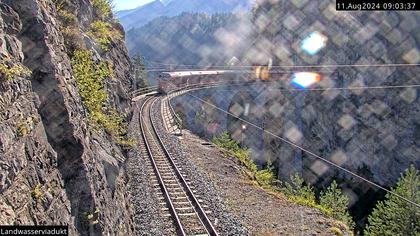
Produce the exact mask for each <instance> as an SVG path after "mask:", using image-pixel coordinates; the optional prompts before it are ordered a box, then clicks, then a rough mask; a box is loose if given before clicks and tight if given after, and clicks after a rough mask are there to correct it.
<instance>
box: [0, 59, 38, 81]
mask: <svg viewBox="0 0 420 236" xmlns="http://www.w3.org/2000/svg"><path fill="white" fill-rule="evenodd" d="M0 74H1V75H2V77H3V78H5V79H6V80H13V79H14V78H15V77H16V76H21V77H25V76H30V75H31V71H30V70H29V69H28V68H26V67H24V66H22V65H19V64H12V62H11V61H10V60H4V59H3V61H2V62H1V63H0Z"/></svg>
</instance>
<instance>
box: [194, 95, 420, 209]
mask: <svg viewBox="0 0 420 236" xmlns="http://www.w3.org/2000/svg"><path fill="white" fill-rule="evenodd" d="M187 95H188V96H191V97H193V98H194V99H197V100H199V101H201V102H203V103H205V104H207V105H209V106H211V107H213V108H214V109H217V110H219V111H221V112H223V113H226V114H227V115H230V116H232V117H234V118H236V119H238V120H240V121H242V122H244V123H246V124H248V125H250V126H252V127H254V128H256V129H259V130H261V131H263V132H265V133H267V134H269V135H271V136H273V137H274V138H277V139H279V140H281V141H282V142H285V143H287V144H289V145H291V146H292V147H294V148H297V149H299V150H301V151H303V152H305V153H307V154H309V155H311V156H313V157H315V158H317V159H319V160H321V161H323V162H325V163H327V164H329V165H331V166H334V167H335V168H337V169H339V170H342V171H344V172H346V173H348V174H350V175H352V176H354V177H356V178H358V179H361V180H362V181H364V182H366V183H368V184H370V185H372V186H375V187H377V188H379V189H381V190H383V191H385V192H387V193H389V194H392V195H394V196H396V197H398V198H400V199H402V200H404V201H406V202H408V203H410V204H412V205H414V206H416V207H418V208H420V204H419V203H416V202H414V201H412V200H410V199H408V198H406V197H404V196H401V195H400V194H397V193H395V192H393V191H390V190H388V189H387V188H385V187H383V186H381V185H379V184H377V183H375V182H373V181H371V180H368V179H366V178H364V177H363V176H360V175H358V174H356V173H354V172H352V171H350V170H348V169H346V168H344V167H342V166H340V165H337V164H336V163H334V162H332V161H330V160H328V159H326V158H323V157H321V156H319V155H317V154H315V153H313V152H312V151H310V150H308V149H305V148H303V147H301V146H299V145H297V144H295V143H293V142H291V141H289V140H287V139H285V138H283V137H280V136H279V135H276V134H274V133H272V132H271V131H268V130H266V129H264V128H262V127H260V126H258V125H256V124H254V123H252V122H250V121H247V120H245V119H243V118H241V117H239V116H237V115H235V114H233V113H231V112H229V111H226V110H224V109H222V108H219V107H217V106H215V105H214V104H212V103H210V102H208V101H205V100H203V99H201V98H199V97H197V96H194V95H192V94H190V93H187Z"/></svg>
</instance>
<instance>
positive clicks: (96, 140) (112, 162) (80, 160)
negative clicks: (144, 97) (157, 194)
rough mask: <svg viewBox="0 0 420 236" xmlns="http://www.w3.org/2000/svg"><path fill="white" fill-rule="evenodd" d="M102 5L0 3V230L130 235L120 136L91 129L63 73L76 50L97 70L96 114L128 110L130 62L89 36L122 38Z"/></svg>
mask: <svg viewBox="0 0 420 236" xmlns="http://www.w3.org/2000/svg"><path fill="white" fill-rule="evenodd" d="M101 3H104V1H102V2H101V1H96V0H76V1H65V0H62V1H60V0H2V1H0V13H1V17H0V57H1V64H0V212H1V214H0V215H1V216H0V224H27V225H32V224H47V225H53V224H64V225H69V228H70V230H71V235H74V234H81V235H88V234H89V235H102V234H105V235H117V234H122V235H128V234H132V231H133V226H132V225H133V224H132V220H131V217H130V216H131V214H132V213H131V209H130V204H129V197H128V194H127V191H126V186H125V184H126V181H127V179H126V175H125V172H124V168H122V167H123V165H124V161H125V151H124V148H122V147H121V145H119V144H123V143H124V142H122V136H123V135H124V131H121V132H119V133H118V135H119V136H118V137H115V134H114V133H113V132H110V131H109V130H107V129H106V128H104V127H106V125H102V126H103V127H102V126H99V128H98V125H95V124H93V123H95V120H94V119H92V117H93V115H92V114H96V113H93V112H92V111H91V110H89V109H88V108H89V107H88V106H87V105H86V104H88V102H89V101H87V97H83V96H81V94H82V93H81V92H82V91H83V89H84V88H83V86H82V85H83V83H82V82H83V81H82V82H80V81H81V80H80V79H81V78H83V77H81V76H80V75H77V76H75V72H74V69H73V68H72V64H73V65H74V55H75V52H77V51H78V50H79V51H80V50H84V51H88V52H89V54H87V55H91V58H89V59H88V60H90V61H92V63H93V64H95V65H97V64H101V63H103V64H104V65H106V69H107V72H108V73H106V74H103V76H102V78H101V79H102V80H103V81H102V84H101V85H103V90H104V91H105V95H106V97H105V98H106V99H105V100H106V101H105V103H106V106H105V105H104V106H103V107H102V104H101V105H100V107H101V110H104V113H103V114H102V113H100V114H101V115H103V116H107V115H108V113H107V112H108V111H109V110H113V111H114V113H119V114H121V113H129V111H130V103H129V100H128V95H127V94H128V92H129V90H130V89H131V86H132V78H131V76H130V70H131V64H130V60H129V57H128V54H127V51H126V48H125V45H124V43H123V39H122V37H119V38H118V37H111V36H110V35H105V36H104V35H98V33H97V32H98V30H96V31H95V29H94V28H93V26H94V24H93V23H95V22H100V23H97V24H102V25H105V27H107V29H108V30H109V31H110V32H111V34H112V35H124V33H123V32H122V31H123V30H122V27H121V26H120V25H119V24H118V23H116V22H114V20H113V18H112V13H110V12H108V13H106V12H105V13H106V14H104V12H103V11H104V9H103V7H106V6H105V5H100V4H101ZM101 7H102V8H101ZM105 10H107V9H105ZM69 29H71V30H72V31H69ZM114 32H115V33H114ZM98 37H102V38H101V39H105V40H107V41H105V43H106V44H107V45H105V46H106V47H104V42H103V41H100V40H98ZM79 39H81V41H78V40H79ZM77 77H79V80H78V78H77ZM117 123H118V125H123V124H122V122H117Z"/></svg>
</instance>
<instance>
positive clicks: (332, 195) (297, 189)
mask: <svg viewBox="0 0 420 236" xmlns="http://www.w3.org/2000/svg"><path fill="white" fill-rule="evenodd" d="M213 143H214V144H215V145H216V146H218V147H220V148H223V149H225V150H226V151H227V152H228V153H229V154H230V155H232V156H234V157H236V158H237V159H238V160H239V161H240V163H241V164H242V165H244V166H245V167H247V169H248V170H249V171H250V172H251V173H252V177H253V178H254V180H255V181H256V182H257V183H258V185H260V186H262V187H264V188H266V189H268V190H271V191H273V192H274V193H279V192H280V193H282V194H284V195H286V196H287V198H288V199H289V200H290V201H292V202H294V203H296V204H300V205H305V206H310V207H313V208H316V209H319V210H320V211H321V212H322V213H324V214H325V215H327V216H332V217H334V218H335V219H337V220H341V221H344V222H345V223H348V224H349V226H351V227H353V226H354V223H353V221H352V220H351V217H350V215H349V214H348V212H347V210H346V209H347V205H348V198H347V197H346V196H345V195H343V194H342V192H341V190H339V189H338V187H337V183H336V182H335V181H334V182H333V183H332V184H331V186H329V187H328V188H327V190H326V191H325V192H323V193H321V204H318V203H317V201H316V197H315V191H314V189H313V187H312V186H311V185H310V184H305V182H304V180H303V178H301V177H300V176H299V174H298V173H296V174H294V175H292V176H290V181H289V182H285V183H283V187H281V188H279V187H277V183H278V182H279V181H278V180H277V179H276V177H275V175H274V171H273V168H272V167H271V165H270V164H269V165H268V166H267V168H265V169H262V170H258V169H257V166H256V165H255V163H254V162H253V161H252V160H251V159H250V158H249V153H248V151H247V150H246V149H244V148H241V147H240V145H239V143H238V142H236V141H235V140H232V139H231V138H230V137H229V134H228V133H226V132H224V133H222V134H220V135H219V136H216V137H214V138H213ZM343 228H344V229H345V230H346V231H348V227H347V226H346V227H343ZM339 231H340V232H341V230H340V229H339Z"/></svg>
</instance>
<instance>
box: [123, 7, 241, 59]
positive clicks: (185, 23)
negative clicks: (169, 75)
mask: <svg viewBox="0 0 420 236" xmlns="http://www.w3.org/2000/svg"><path fill="white" fill-rule="evenodd" d="M243 21H247V16H238V15H235V14H231V13H226V14H215V15H211V16H209V15H207V14H201V13H194V14H191V13H183V14H181V15H179V16H176V17H171V18H170V17H159V18H157V19H155V20H153V21H152V22H150V23H148V24H147V25H145V26H143V27H141V28H138V29H131V30H129V31H128V32H127V37H126V42H127V46H128V49H129V52H130V54H131V56H134V55H136V54H138V53H140V52H141V54H142V56H143V57H144V58H145V59H146V64H148V65H149V66H150V65H156V64H153V63H155V62H159V63H163V64H177V65H179V64H187V65H190V64H192V65H203V66H207V65H215V64H217V65H224V64H226V63H227V61H229V60H230V59H231V58H232V57H233V56H235V55H237V54H238V53H239V48H241V45H242V44H244V43H245V42H244V41H246V40H243V39H244V38H243V34H247V33H248V32H249V29H242V28H241V27H240V26H241V25H247V24H243ZM238 30H240V31H241V35H242V36H241V40H240V41H238V42H236V41H235V37H231V36H234V35H235V34H239V32H237V31H238ZM226 36H229V37H228V38H227V37H226ZM227 39H228V40H227Z"/></svg>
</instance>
